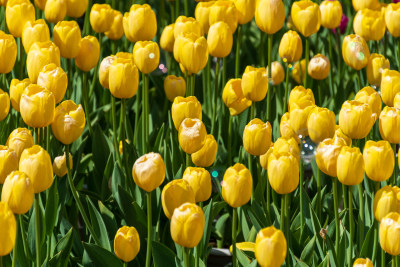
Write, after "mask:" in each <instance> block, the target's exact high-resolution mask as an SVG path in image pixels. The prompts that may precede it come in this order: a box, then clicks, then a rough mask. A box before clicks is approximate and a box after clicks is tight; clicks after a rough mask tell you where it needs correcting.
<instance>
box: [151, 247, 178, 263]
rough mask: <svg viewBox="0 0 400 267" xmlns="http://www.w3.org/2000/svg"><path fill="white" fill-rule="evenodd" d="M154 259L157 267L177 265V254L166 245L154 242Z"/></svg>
mask: <svg viewBox="0 0 400 267" xmlns="http://www.w3.org/2000/svg"><path fill="white" fill-rule="evenodd" d="M152 248H153V259H154V266H155V267H164V266H174V265H175V257H176V255H175V253H174V252H173V251H172V250H170V249H169V248H168V247H167V246H165V245H164V244H162V243H160V242H157V241H153V242H152Z"/></svg>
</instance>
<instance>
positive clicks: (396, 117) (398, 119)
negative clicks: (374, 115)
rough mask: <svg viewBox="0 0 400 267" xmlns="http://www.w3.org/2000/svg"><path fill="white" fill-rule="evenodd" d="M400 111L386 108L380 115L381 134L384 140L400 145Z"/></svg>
mask: <svg viewBox="0 0 400 267" xmlns="http://www.w3.org/2000/svg"><path fill="white" fill-rule="evenodd" d="M399 131H400V109H397V108H391V107H388V106H386V107H384V108H383V110H382V112H381V114H380V115H379V132H380V133H381V136H382V138H383V139H384V140H387V141H389V142H390V143H392V144H398V143H400V132H399Z"/></svg>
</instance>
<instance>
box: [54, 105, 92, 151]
mask: <svg viewBox="0 0 400 267" xmlns="http://www.w3.org/2000/svg"><path fill="white" fill-rule="evenodd" d="M85 123H86V117H85V112H84V111H83V108H82V106H81V105H79V106H78V105H76V104H75V103H74V102H73V101H72V100H65V101H64V102H62V103H61V104H60V105H59V106H58V107H57V108H56V110H55V112H54V120H53V122H52V124H51V130H52V131H53V134H54V136H55V137H56V138H57V140H58V141H60V142H61V143H63V144H64V145H70V144H72V143H73V142H74V141H75V140H76V139H78V138H79V137H80V136H81V134H82V132H83V129H84V128H85Z"/></svg>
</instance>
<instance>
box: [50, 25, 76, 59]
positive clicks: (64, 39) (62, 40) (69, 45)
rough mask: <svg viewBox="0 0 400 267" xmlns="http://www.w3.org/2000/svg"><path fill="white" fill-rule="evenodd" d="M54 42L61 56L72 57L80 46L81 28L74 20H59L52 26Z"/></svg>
mask: <svg viewBox="0 0 400 267" xmlns="http://www.w3.org/2000/svg"><path fill="white" fill-rule="evenodd" d="M53 39H54V43H55V44H56V45H57V46H58V47H59V48H60V52H61V56H62V57H64V58H74V57H76V56H77V55H78V54H79V50H80V48H81V30H80V28H79V25H78V23H77V22H76V21H75V20H71V21H60V22H58V23H57V24H56V26H54V31H53Z"/></svg>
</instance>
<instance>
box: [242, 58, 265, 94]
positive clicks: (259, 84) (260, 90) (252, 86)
mask: <svg viewBox="0 0 400 267" xmlns="http://www.w3.org/2000/svg"><path fill="white" fill-rule="evenodd" d="M242 90H243V94H244V96H245V97H246V98H248V99H250V100H251V101H253V102H257V101H261V100H263V99H264V98H265V96H266V95H267V92H268V75H267V70H266V69H265V68H254V67H252V66H247V67H246V69H245V71H244V73H243V76H242Z"/></svg>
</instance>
